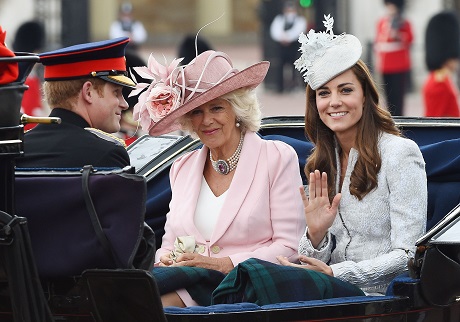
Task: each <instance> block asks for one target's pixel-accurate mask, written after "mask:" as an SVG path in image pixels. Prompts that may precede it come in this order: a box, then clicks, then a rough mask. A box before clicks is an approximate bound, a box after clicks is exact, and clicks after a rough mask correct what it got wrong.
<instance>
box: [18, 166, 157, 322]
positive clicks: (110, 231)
mask: <svg viewBox="0 0 460 322" xmlns="http://www.w3.org/2000/svg"><path fill="white" fill-rule="evenodd" d="M83 172H84V171H83ZM91 173H92V174H89V177H88V183H89V191H90V194H91V197H92V203H93V205H94V209H95V212H96V213H97V214H98V217H99V225H100V228H101V230H100V231H99V232H96V228H95V226H97V224H95V223H94V220H92V219H91V217H90V215H89V212H90V210H88V202H87V200H85V195H84V193H83V191H84V187H83V185H82V182H83V181H82V177H83V175H82V169H76V168H72V169H63V168H59V169H48V168H46V169H43V168H40V169H36V168H35V169H25V168H22V169H21V168H17V169H16V173H15V200H16V213H17V214H18V215H21V216H23V217H25V218H27V221H28V225H29V231H30V239H31V245H32V249H33V253H34V254H33V255H34V257H35V262H36V263H37V269H38V275H39V278H40V280H41V282H42V284H43V285H44V289H45V293H46V295H47V296H48V298H49V302H50V307H51V310H52V312H53V314H57V315H59V314H64V315H70V316H73V314H79V315H81V316H85V314H86V315H87V316H88V317H90V316H95V317H96V318H97V321H151V320H155V319H157V318H158V317H159V316H160V317H161V316H163V310H162V307H161V301H160V298H159V294H158V292H157V291H155V290H156V289H155V287H156V284H155V281H154V280H153V279H151V281H149V282H148V283H145V284H144V285H143V286H142V287H140V283H139V282H137V281H139V280H140V279H141V278H143V279H144V280H143V281H145V278H146V276H145V273H148V271H145V270H143V269H135V268H134V267H138V266H137V265H136V264H138V263H137V262H136V261H137V255H138V254H139V252H140V250H141V248H142V247H143V246H145V245H143V243H144V241H143V237H145V234H144V235H142V234H143V232H145V230H146V229H147V230H148V228H149V227H147V228H146V227H145V226H144V225H145V224H144V220H145V203H146V193H147V191H146V190H147V186H146V182H145V178H144V177H143V176H140V175H136V174H134V171H133V169H131V168H124V169H113V168H97V169H93V171H91ZM100 234H102V235H103V237H104V238H105V239H104V240H105V241H106V242H108V247H109V248H110V251H107V249H106V248H105V246H107V245H104V242H103V241H104V240H101V237H100V236H98V235H100ZM152 235H153V233H152ZM120 236H121V237H120ZM153 238H154V236H153ZM76 241H80V243H79V244H76ZM153 248H155V246H154V245H153ZM153 251H155V249H153ZM151 264H153V258H152V263H151ZM151 264H149V266H150V265H151ZM145 269H146V268H145ZM103 270H108V271H110V272H111V275H110V276H111V277H110V281H111V283H109V281H108V280H107V279H106V278H104V276H102V275H100V272H99V271H101V272H102V271H103ZM118 270H120V271H124V272H125V273H124V274H126V275H127V276H129V280H130V281H131V282H130V283H128V284H129V285H128V284H126V285H123V286H122V288H120V284H119V283H116V281H117V280H118V275H117V274H116V273H113V272H117V271H118ZM106 272H107V271H106ZM95 277H100V278H98V279H97V278H95ZM93 285H97V287H96V288H95V287H93ZM117 288H118V290H120V289H123V294H124V295H123V296H121V295H122V293H120V292H115V291H114V290H115V289H117ZM135 293H136V294H137V295H136V296H138V297H142V298H143V297H145V298H148V299H149V301H150V302H151V303H152V304H153V303H160V307H159V308H158V306H156V307H153V308H152V307H149V308H145V309H144V310H142V309H141V308H142V307H144V306H145V305H144V304H143V302H145V300H137V301H136V300H135V297H133V294H135ZM101 294H104V296H103V297H102V296H101ZM112 295H113V296H112ZM101 298H104V304H105V305H109V307H111V308H117V309H116V310H115V309H114V310H112V311H111V312H107V311H106V310H104V309H103V307H94V306H92V305H93V304H94V303H96V302H95V300H94V299H98V300H99V299H101ZM130 298H131V299H130ZM121 301H123V303H121ZM133 307H137V308H138V309H137V310H132V308H133ZM125 308H126V309H125ZM128 308H129V309H130V311H127V309H128ZM131 311H132V312H131ZM57 312H59V313H57ZM114 312H116V315H115V314H114ZM139 312H143V313H144V317H142V318H141V317H140V316H138V314H139ZM109 313H110V315H107V314H109ZM130 314H134V315H130ZM157 320H158V319H157ZM91 321H93V320H91ZM158 321H161V320H158Z"/></svg>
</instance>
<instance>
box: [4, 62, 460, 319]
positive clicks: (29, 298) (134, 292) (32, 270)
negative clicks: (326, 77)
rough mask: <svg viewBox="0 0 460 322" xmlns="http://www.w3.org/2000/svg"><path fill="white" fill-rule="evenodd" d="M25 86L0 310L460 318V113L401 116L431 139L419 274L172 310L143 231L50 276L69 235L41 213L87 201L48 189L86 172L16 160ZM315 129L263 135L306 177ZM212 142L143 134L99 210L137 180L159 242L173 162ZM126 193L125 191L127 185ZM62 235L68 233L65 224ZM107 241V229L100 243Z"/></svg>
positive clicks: (8, 115) (14, 91)
mask: <svg viewBox="0 0 460 322" xmlns="http://www.w3.org/2000/svg"><path fill="white" fill-rule="evenodd" d="M16 59H17V61H18V62H19V63H20V64H22V66H21V68H22V69H23V71H22V75H23V77H26V76H27V73H28V71H30V68H31V66H32V65H33V64H34V63H35V62H36V61H38V59H37V57H36V56H23V57H18V58H16ZM10 60H11V59H10ZM25 89H26V88H24V85H22V83H21V80H19V81H18V82H17V83H13V84H7V85H5V86H0V98H1V99H2V100H1V106H0V122H1V123H0V171H1V173H2V175H1V179H0V180H1V182H2V190H1V191H0V192H1V193H2V195H1V198H2V199H1V200H0V201H1V203H0V206H1V208H0V210H1V212H0V256H1V257H0V320H2V321H53V320H55V321H111V322H113V321H234V320H236V319H238V320H240V321H344V320H347V321H460V205H459V203H460V120H459V119H454V118H438V119H435V118H418V117H395V121H396V123H397V125H398V126H399V127H400V128H401V129H402V131H403V133H404V135H405V136H407V137H409V138H411V139H413V140H414V141H415V142H416V143H417V144H418V145H419V146H420V149H421V151H422V154H423V156H424V158H425V161H426V170H427V177H428V197H429V200H428V214H427V218H428V221H427V233H426V234H425V235H424V236H421V238H420V239H419V240H418V241H417V247H418V250H417V255H416V257H415V258H414V259H413V261H412V262H411V263H409V264H408V265H409V266H410V270H409V273H408V274H405V275H402V276H398V277H397V278H395V279H394V281H393V282H392V283H391V285H390V286H389V288H388V290H387V294H386V295H385V296H361V297H347V298H332V299H323V300H314V301H297V302H287V303H274V304H270V305H258V304H256V303H235V304H220V305H212V306H208V307H189V308H177V307H166V308H163V307H162V306H161V302H160V300H159V293H158V286H157V285H156V283H155V281H154V279H153V278H152V276H151V274H150V273H149V272H148V271H145V270H142V269H134V268H132V267H131V266H132V265H131V264H132V250H133V249H135V248H137V247H139V242H138V241H137V240H135V241H134V242H133V243H132V244H130V245H131V246H130V247H131V248H130V249H128V250H126V249H121V248H123V246H126V244H127V243H129V241H126V243H123V245H122V246H119V247H118V246H113V247H114V248H116V252H119V253H118V255H119V258H126V253H127V254H128V255H127V256H128V257H127V258H128V263H126V262H123V261H121V262H119V263H116V264H113V265H112V266H110V265H106V266H104V265H105V264H100V265H90V266H87V267H78V268H75V267H71V268H70V269H74V270H76V272H77V273H75V272H73V271H68V272H67V271H66V272H65V273H62V276H59V278H56V276H53V274H51V273H50V276H43V272H45V269H44V267H45V268H46V267H50V266H51V267H55V266H57V265H56V264H57V263H56V258H53V256H49V257H46V256H44V253H46V251H47V248H49V247H51V246H49V245H52V244H53V243H54V244H60V243H62V241H60V240H57V239H53V238H57V237H53V233H55V232H56V231H49V230H47V225H44V224H43V222H37V221H36V220H35V221H34V219H33V218H34V217H33V216H42V215H43V213H45V214H48V213H51V212H52V210H53V209H58V207H61V206H63V207H64V208H63V209H64V210H59V212H61V213H62V212H63V211H65V212H66V215H67V213H70V212H72V211H73V210H74V209H75V207H73V208H72V207H70V208H71V209H67V210H66V209H65V206H66V204H67V203H68V200H67V199H66V198H65V197H59V195H60V193H61V191H52V190H51V189H52V188H47V187H52V186H48V185H47V184H48V183H49V181H51V183H53V184H54V183H55V182H57V181H65V180H68V179H69V178H70V179H72V180H73V181H74V182H76V184H73V185H76V186H77V187H78V189H80V190H81V187H82V181H83V179H82V178H83V174H82V171H75V169H54V170H50V169H32V171H30V170H31V169H16V168H15V163H14V160H15V158H17V157H20V155H21V153H22V141H23V130H22V125H21V124H20V123H21V118H20V113H19V106H20V101H21V97H22V92H23V91H24V90H25ZM303 128H304V120H303V117H300V116H299V117H296V116H280V117H269V118H265V119H263V124H262V127H261V129H260V131H259V134H260V135H261V136H262V137H263V138H264V139H266V140H282V141H284V142H287V143H288V144H290V145H291V146H292V147H293V148H294V149H295V151H296V152H297V154H298V158H299V171H300V173H301V175H302V178H303V180H304V183H305V182H306V178H305V176H304V175H303V171H302V170H303V167H304V165H305V160H306V158H307V156H308V153H309V152H310V150H311V148H312V144H311V143H310V142H308V140H306V138H305V135H304V131H303ZM200 146H201V143H200V142H199V141H198V140H195V139H192V138H191V137H189V136H183V135H173V134H171V135H162V136H158V137H152V136H148V135H146V136H143V137H141V138H139V139H138V140H137V141H136V142H134V143H133V144H132V145H130V146H129V148H128V153H129V155H130V158H131V163H132V165H133V167H132V168H129V169H96V170H97V171H92V172H91V173H90V174H89V176H90V177H91V176H93V177H98V176H99V177H98V178H102V179H101V180H102V181H104V180H105V181H109V180H113V177H114V176H115V177H116V178H117V179H120V178H121V179H120V180H122V181H121V183H120V184H113V181H110V183H109V185H110V187H111V189H110V190H109V191H107V190H106V191H105V192H106V193H105V194H102V195H101V196H102V197H97V198H93V199H94V200H93V202H94V204H95V208H96V209H97V211H100V209H101V208H99V206H98V203H99V201H98V199H108V198H111V200H118V199H120V200H121V204H123V203H125V204H126V202H124V201H123V199H122V198H123V195H126V194H127V193H126V192H127V191H128V190H129V191H132V190H135V189H140V190H139V192H137V193H136V194H135V195H137V196H138V197H139V202H140V204H141V205H143V207H141V208H140V209H139V210H138V211H137V212H138V213H141V216H140V217H137V220H138V221H139V220H141V221H145V222H146V223H147V224H148V225H149V226H150V227H152V229H153V230H154V232H155V239H156V245H157V247H158V246H159V245H160V243H161V236H162V234H163V232H164V231H163V226H164V222H165V219H166V218H165V215H166V213H167V211H168V203H169V199H170V196H171V191H170V187H169V178H168V176H169V169H170V166H171V164H172V163H173V162H174V160H175V159H176V158H177V157H179V156H180V155H182V154H184V153H187V152H188V151H191V150H194V149H197V148H199V147H200ZM93 170H94V169H93ZM83 172H84V171H83ZM107 178H109V179H107ZM106 179H107V180H106ZM93 181H94V180H93ZM45 182H47V183H46V185H45ZM90 182H91V181H90ZM125 183H126V184H133V186H132V188H127V187H128V186H127V185H125ZM65 184H68V183H65ZM32 185H33V186H32ZM30 187H32V188H31V189H32V190H30V191H36V192H37V194H38V192H39V191H40V190H43V191H42V192H44V195H48V196H50V197H49V198H48V199H47V200H41V201H40V199H39V201H36V200H33V199H30V195H31V193H30V192H29V193H26V191H27V188H30ZM120 191H121V194H119V193H118V192H120ZM135 191H137V190H135ZM114 196H116V197H114ZM118 196H119V197H118ZM52 200H54V201H55V202H52ZM120 200H119V201H120ZM120 207H121V206H120ZM40 209H41V210H40ZM59 209H61V208H59ZM110 223H113V222H110V221H109V224H107V223H104V222H103V220H102V219H101V225H102V226H103V229H102V232H103V234H106V235H107V236H106V237H107V239H108V241H109V242H112V239H113V240H115V239H116V237H111V235H110V233H109V229H108V228H107V227H104V225H110ZM116 224H117V223H113V225H116ZM407 224H408V225H410V224H411V223H410V222H408V223H407ZM90 227H92V226H90ZM122 228H124V229H128V228H127V227H122ZM133 230H135V227H134V228H133ZM60 235H61V237H62V238H66V236H65V235H63V234H62V233H61V234H60ZM50 236H52V238H51V239H50V244H47V245H48V246H47V247H44V248H43V249H39V244H41V243H43V240H45V239H46V238H48V237H50ZM67 238H70V235H67ZM98 241H99V242H100V240H98V239H96V240H95V243H96V244H97V243H98ZM100 243H102V244H103V242H100ZM34 245H35V246H34ZM94 245H95V244H94V243H93V244H91V245H89V247H88V248H87V249H89V250H91V249H92V248H97V247H99V248H101V249H100V250H101V252H104V247H102V246H101V245H99V246H94ZM82 247H83V246H82ZM82 247H78V248H79V249H77V250H76V251H80V253H83V255H84V254H85V253H88V252H89V251H88V250H82V249H81V248H82ZM120 254H121V255H120ZM83 255H78V256H83ZM100 257H101V258H102V257H103V256H100ZM109 257H110V256H109ZM101 260H103V258H102V259H101ZM103 263H105V262H103ZM47 272H48V271H47Z"/></svg>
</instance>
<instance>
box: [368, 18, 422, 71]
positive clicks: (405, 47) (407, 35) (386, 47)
mask: <svg viewBox="0 0 460 322" xmlns="http://www.w3.org/2000/svg"><path fill="white" fill-rule="evenodd" d="M391 23H392V21H391V18H389V17H383V18H381V19H380V20H379V22H378V24H377V35H376V39H375V51H376V54H377V70H378V71H379V72H381V73H383V74H391V73H400V72H405V71H409V69H410V67H411V59H410V45H411V44H412V41H413V38H414V36H413V33H412V27H411V24H410V23H409V21H407V20H405V19H403V20H402V22H401V24H400V26H399V29H398V37H396V38H395V37H394V35H392V33H391Z"/></svg>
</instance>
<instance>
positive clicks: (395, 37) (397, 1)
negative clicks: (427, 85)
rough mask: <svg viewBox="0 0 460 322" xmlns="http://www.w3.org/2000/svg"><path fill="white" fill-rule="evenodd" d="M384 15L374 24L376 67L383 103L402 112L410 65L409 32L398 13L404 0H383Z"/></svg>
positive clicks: (410, 38) (405, 20) (411, 35)
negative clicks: (375, 28)
mask: <svg viewBox="0 0 460 322" xmlns="http://www.w3.org/2000/svg"><path fill="white" fill-rule="evenodd" d="M384 3H385V7H386V10H387V15H385V16H384V17H382V18H381V19H380V20H379V22H378V24H377V35H376V39H375V52H376V58H377V66H376V68H377V71H378V72H379V73H380V74H381V75H382V77H383V83H384V88H385V94H386V98H387V106H388V108H389V110H390V111H391V114H392V115H403V107H404V95H405V94H406V91H407V86H406V84H407V83H408V79H407V77H408V73H409V71H410V69H411V59H410V46H411V44H412V42H413V33H412V27H411V24H410V22H409V21H408V20H407V19H405V18H404V17H403V15H402V13H403V9H404V0H384Z"/></svg>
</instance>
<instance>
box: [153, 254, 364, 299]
mask: <svg viewBox="0 0 460 322" xmlns="http://www.w3.org/2000/svg"><path fill="white" fill-rule="evenodd" d="M152 275H153V276H154V278H155V280H156V282H157V284H158V288H159V291H160V294H161V295H163V294H167V293H170V292H172V291H175V290H178V289H182V288H185V289H186V290H187V291H188V292H189V294H190V296H191V297H192V298H193V299H194V300H195V301H196V302H197V303H198V304H199V305H203V306H208V305H212V304H230V303H241V302H251V303H255V304H257V305H267V304H275V303H282V302H292V301H306V300H320V299H327V298H334V297H349V296H364V295H365V294H364V292H363V291H362V290H361V289H359V288H358V287H356V286H354V285H352V284H350V283H347V282H344V281H341V280H339V279H337V278H334V277H332V276H329V275H326V274H322V273H318V272H315V271H311V270H308V269H303V268H296V267H290V266H282V265H277V264H274V263H270V262H267V261H263V260H260V259H256V258H250V259H248V260H246V261H244V262H242V263H240V264H238V265H237V266H236V267H235V268H234V269H233V270H232V271H231V272H230V273H228V274H227V275H224V274H223V273H221V272H218V271H214V270H208V269H204V268H199V267H155V268H153V270H152Z"/></svg>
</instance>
